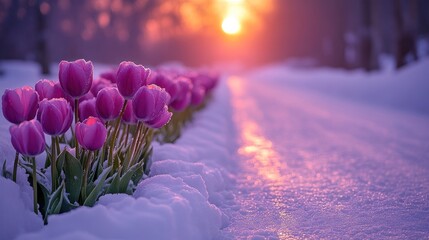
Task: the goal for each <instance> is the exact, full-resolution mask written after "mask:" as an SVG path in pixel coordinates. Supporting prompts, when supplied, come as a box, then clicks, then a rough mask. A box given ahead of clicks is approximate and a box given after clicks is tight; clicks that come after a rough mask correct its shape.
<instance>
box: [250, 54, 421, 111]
mask: <svg viewBox="0 0 429 240" xmlns="http://www.w3.org/2000/svg"><path fill="white" fill-rule="evenodd" d="M428 76H429V59H428V58H426V59H422V60H420V61H419V62H416V63H413V64H410V65H409V66H407V67H406V68H403V69H401V70H399V71H389V70H388V71H379V72H372V73H370V74H368V73H367V72H365V71H362V70H354V71H347V70H339V69H329V68H317V69H311V68H308V69H304V70H303V69H296V68H291V67H288V66H285V65H281V64H276V65H271V66H266V67H264V68H260V69H257V70H255V71H252V72H249V73H248V74H247V75H246V77H248V78H251V79H260V80H263V81H264V82H269V83H274V84H280V85H284V84H286V85H288V86H291V87H296V88H297V89H303V90H312V91H315V92H317V93H322V94H327V95H330V96H333V97H339V98H341V99H346V100H352V101H355V102H360V103H364V104H372V105H376V106H381V107H389V108H392V109H400V110H404V111H409V112H417V113H420V114H425V115H428V114H429V94H427V93H428V90H429V81H428Z"/></svg>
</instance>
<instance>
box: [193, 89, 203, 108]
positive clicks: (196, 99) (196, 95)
mask: <svg viewBox="0 0 429 240" xmlns="http://www.w3.org/2000/svg"><path fill="white" fill-rule="evenodd" d="M205 94H206V90H205V89H204V87H202V86H200V85H194V87H193V88H192V94H191V95H192V96H191V104H192V105H193V106H198V105H200V104H201V103H202V102H203V101H204V97H205Z"/></svg>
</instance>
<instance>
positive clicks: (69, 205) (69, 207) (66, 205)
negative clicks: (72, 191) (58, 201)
mask: <svg viewBox="0 0 429 240" xmlns="http://www.w3.org/2000/svg"><path fill="white" fill-rule="evenodd" d="M67 195H68V194H67V193H66V192H64V194H63V204H62V205H61V210H60V213H64V212H69V211H71V210H73V209H76V208H78V207H79V204H77V203H70V200H69V198H68V196H67Z"/></svg>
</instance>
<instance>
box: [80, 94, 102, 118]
mask: <svg viewBox="0 0 429 240" xmlns="http://www.w3.org/2000/svg"><path fill="white" fill-rule="evenodd" d="M95 101H96V99H95V97H94V98H91V99H86V100H84V101H82V102H81V103H79V121H81V122H82V121H84V120H85V119H87V118H88V117H91V116H93V117H99V116H98V113H97V109H96V106H95Z"/></svg>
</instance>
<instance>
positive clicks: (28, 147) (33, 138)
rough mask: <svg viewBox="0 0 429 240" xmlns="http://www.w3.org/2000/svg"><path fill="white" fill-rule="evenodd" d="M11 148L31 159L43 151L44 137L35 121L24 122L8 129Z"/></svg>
mask: <svg viewBox="0 0 429 240" xmlns="http://www.w3.org/2000/svg"><path fill="white" fill-rule="evenodd" d="M9 132H10V135H11V137H12V139H11V140H12V146H13V147H14V148H15V150H16V151H17V152H19V153H21V154H22V155H24V156H27V157H33V156H36V155H39V154H41V153H42V152H43V151H45V135H44V134H43V129H42V125H41V124H40V122H39V121H37V120H31V121H24V122H22V123H21V124H19V125H13V126H11V127H10V128H9Z"/></svg>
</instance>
